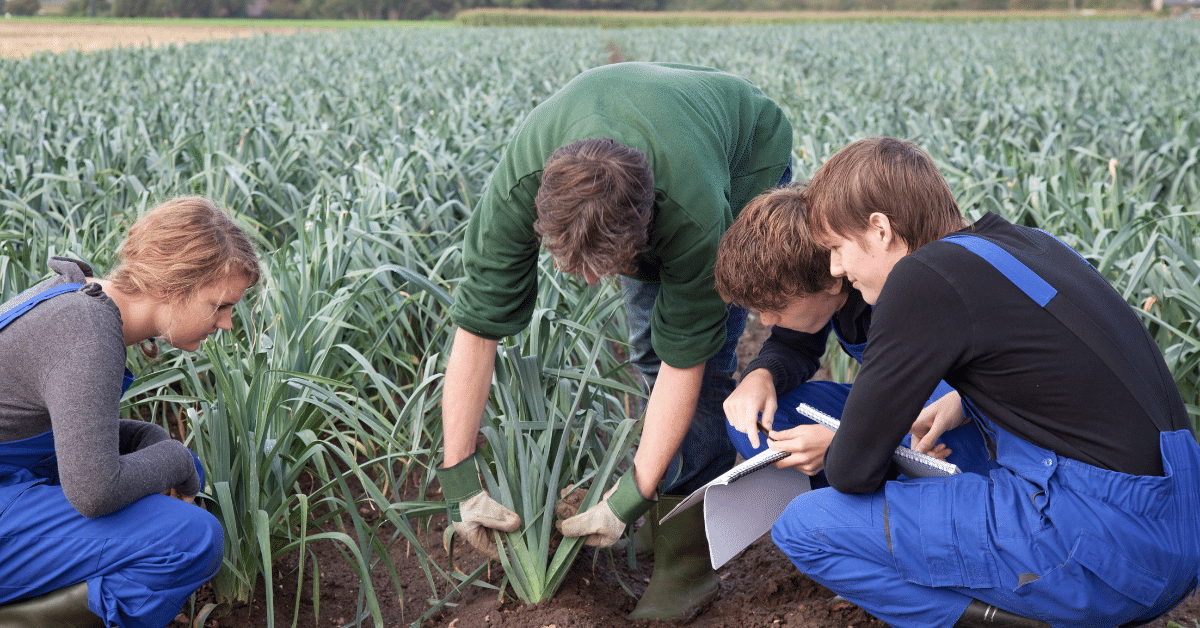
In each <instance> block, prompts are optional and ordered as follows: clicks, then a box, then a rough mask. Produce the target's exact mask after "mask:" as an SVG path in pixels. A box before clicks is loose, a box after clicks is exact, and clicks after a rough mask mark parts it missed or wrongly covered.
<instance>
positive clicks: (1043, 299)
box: [942, 234, 1174, 432]
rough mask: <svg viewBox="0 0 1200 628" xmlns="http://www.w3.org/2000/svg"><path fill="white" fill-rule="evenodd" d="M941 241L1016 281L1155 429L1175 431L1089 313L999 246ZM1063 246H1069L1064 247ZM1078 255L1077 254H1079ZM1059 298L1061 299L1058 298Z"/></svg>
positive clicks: (969, 238) (959, 237) (976, 240)
mask: <svg viewBox="0 0 1200 628" xmlns="http://www.w3.org/2000/svg"><path fill="white" fill-rule="evenodd" d="M942 240H943V241H946V242H950V243H951V244H957V245H959V246H961V247H963V248H965V249H967V250H968V251H971V252H972V253H974V254H976V255H978V256H979V257H981V258H983V260H984V261H986V262H988V263H989V264H991V265H992V266H994V267H995V268H996V270H998V271H1000V273H1001V274H1003V275H1004V276H1005V277H1007V278H1008V280H1009V281H1011V282H1013V284H1014V285H1015V286H1016V287H1017V288H1019V289H1020V290H1021V291H1022V292H1024V293H1025V294H1026V295H1028V296H1029V298H1030V299H1033V301H1034V302H1035V303H1037V304H1038V306H1040V307H1042V308H1043V309H1045V310H1046V311H1047V312H1049V313H1050V314H1052V315H1053V316H1054V317H1055V318H1057V319H1058V321H1059V322H1060V323H1062V324H1063V326H1065V327H1066V328H1067V329H1069V330H1071V333H1073V334H1075V336H1077V337H1078V338H1079V339H1080V340H1081V341H1083V343H1084V344H1086V345H1087V346H1088V347H1089V348H1090V349H1091V350H1092V351H1093V352H1095V354H1096V356H1097V357H1099V358H1100V360H1101V361H1102V362H1104V364H1105V366H1107V367H1108V368H1109V370H1110V371H1112V372H1113V374H1114V375H1116V376H1117V378H1118V379H1120V380H1121V383H1122V384H1124V385H1125V388H1127V389H1128V390H1129V394H1131V395H1133V398H1134V399H1137V401H1138V404H1140V405H1141V406H1142V410H1143V411H1144V412H1145V413H1146V416H1148V417H1149V418H1150V420H1151V421H1153V422H1154V426H1155V427H1157V428H1158V430H1159V431H1160V432H1172V431H1174V429H1173V428H1172V427H1171V426H1170V424H1169V422H1168V417H1170V416H1171V412H1170V410H1169V408H1167V407H1166V406H1162V407H1159V408H1158V411H1157V412H1156V411H1153V410H1152V409H1151V408H1150V406H1149V402H1148V401H1147V400H1146V399H1145V397H1147V395H1139V394H1137V393H1138V391H1139V390H1146V389H1147V387H1148V386H1147V384H1146V380H1145V377H1144V376H1143V375H1142V374H1141V373H1140V372H1138V371H1137V370H1136V369H1134V368H1133V363H1132V362H1131V361H1130V360H1129V358H1128V357H1127V356H1126V355H1125V353H1124V351H1123V350H1122V349H1121V346H1120V345H1119V344H1117V343H1116V341H1114V340H1113V339H1112V337H1110V336H1109V335H1108V333H1106V332H1105V331H1104V330H1103V329H1102V328H1101V327H1100V326H1099V325H1097V324H1096V322H1095V321H1093V320H1092V319H1091V317H1089V316H1088V315H1087V313H1086V312H1084V311H1083V310H1081V309H1079V308H1078V307H1076V306H1075V304H1074V303H1072V302H1071V301H1070V300H1069V299H1068V298H1067V297H1066V296H1062V295H1060V294H1059V292H1058V290H1057V289H1055V287H1054V286H1052V285H1050V283H1049V282H1047V281H1046V280H1045V279H1043V278H1042V277H1041V275H1038V274H1037V273H1036V272H1034V271H1033V270H1032V269H1030V268H1029V267H1028V266H1026V265H1025V264H1024V263H1023V262H1021V260H1018V259H1017V258H1016V257H1014V256H1013V254H1012V253H1009V252H1008V251H1006V250H1004V249H1003V248H1001V247H1000V246H999V245H997V244H996V243H994V242H991V241H990V240H985V239H983V238H981V237H979V236H973V235H965V234H956V235H951V236H946V237H945V238H942ZM1063 246H1066V245H1065V244H1064V245H1063ZM1067 248H1070V247H1067ZM1072 251H1074V249H1072ZM1076 254H1077V255H1078V253H1076ZM1085 261H1086V260H1085ZM1089 268H1090V265H1089ZM1056 296H1058V297H1059V298H1057V299H1056V298H1055V297H1056ZM1159 401H1160V403H1161V402H1163V400H1159Z"/></svg>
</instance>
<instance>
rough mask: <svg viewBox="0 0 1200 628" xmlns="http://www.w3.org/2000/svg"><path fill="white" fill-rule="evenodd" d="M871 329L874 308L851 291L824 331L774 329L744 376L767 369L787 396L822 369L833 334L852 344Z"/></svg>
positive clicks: (859, 341) (778, 387)
mask: <svg viewBox="0 0 1200 628" xmlns="http://www.w3.org/2000/svg"><path fill="white" fill-rule="evenodd" d="M870 329H871V306H870V305H868V304H867V302H866V301H863V298H862V294H861V293H860V292H859V291H858V290H855V289H851V290H850V292H849V294H848V295H847V296H846V302H845V303H843V304H842V307H840V308H838V311H837V312H835V313H834V315H833V318H832V319H831V320H830V321H829V324H828V325H826V326H825V328H824V329H822V330H821V331H819V332H817V333H815V334H810V333H806V332H802V331H796V330H794V329H788V328H786V327H780V326H778V325H776V326H774V327H772V328H771V335H770V336H768V337H767V339H766V340H765V341H764V342H763V345H762V348H761V349H760V350H759V352H758V356H757V357H755V358H754V359H753V360H751V361H750V363H749V364H747V365H746V368H745V370H744V371H743V372H744V373H749V372H750V371H753V370H754V369H760V368H761V369H767V371H768V372H769V373H771V379H772V381H774V383H775V392H777V393H779V394H783V393H785V392H787V391H789V390H792V389H793V388H795V387H797V386H799V385H800V384H803V383H804V382H807V381H808V380H809V379H810V378H812V376H813V375H814V374H816V372H817V369H819V368H820V367H821V357H822V356H824V355H825V346H826V343H827V342H828V340H829V332H830V331H833V330H836V331H837V334H838V337H840V338H841V339H842V340H843V341H845V342H847V343H849V344H852V345H854V344H861V343H864V342H866V341H867V331H868V330H870Z"/></svg>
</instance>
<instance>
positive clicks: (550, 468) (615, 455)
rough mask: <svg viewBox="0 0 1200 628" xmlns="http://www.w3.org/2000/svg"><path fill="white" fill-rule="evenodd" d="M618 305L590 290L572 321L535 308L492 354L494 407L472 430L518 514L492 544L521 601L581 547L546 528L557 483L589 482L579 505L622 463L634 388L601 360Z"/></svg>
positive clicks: (547, 585)
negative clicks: (513, 527)
mask: <svg viewBox="0 0 1200 628" xmlns="http://www.w3.org/2000/svg"><path fill="white" fill-rule="evenodd" d="M619 303H620V298H619V296H618V295H613V294H611V293H608V294H606V293H605V291H598V292H597V294H596V295H595V296H594V297H593V298H592V299H591V300H590V302H589V303H587V304H585V305H584V306H583V307H581V308H578V309H577V310H575V311H576V312H579V315H577V317H576V318H575V320H572V319H570V318H567V317H565V316H561V315H559V314H558V313H557V312H556V311H554V310H550V309H539V310H536V311H535V312H534V315H533V322H532V324H531V326H530V330H529V332H528V333H527V334H526V335H524V337H523V340H524V342H522V343H518V344H514V345H512V346H507V347H504V348H502V349H501V350H500V352H499V356H498V359H497V362H496V377H495V379H496V381H495V385H494V386H493V391H492V392H493V404H494V405H493V408H494V411H495V414H494V415H493V416H491V417H489V418H488V419H486V420H485V422H484V425H483V426H482V428H481V430H480V431H481V433H482V434H483V436H484V438H485V439H486V442H487V447H486V449H485V450H484V451H483V456H482V458H483V460H484V461H485V464H484V465H482V466H483V467H484V471H483V476H484V481H485V483H486V486H487V488H488V491H489V492H490V493H491V494H492V495H493V497H494V498H495V499H497V500H498V501H500V502H501V503H503V504H506V505H508V506H509V507H511V508H512V509H513V510H514V511H515V512H516V513H517V514H518V515H520V516H521V521H522V527H521V529H519V530H517V531H516V532H511V533H508V534H504V535H501V538H500V541H499V543H498V545H499V546H500V547H502V548H503V550H502V551H501V554H500V561H501V564H502V565H503V566H504V572H505V575H506V576H507V581H508V583H509V585H510V586H511V587H512V588H513V591H514V592H515V593H516V595H517V597H519V598H520V599H521V600H523V601H525V602H526V603H529V604H536V603H537V602H540V601H542V600H544V599H547V598H549V597H551V596H553V595H554V593H555V592H556V591H557V590H558V587H559V585H561V584H562V581H563V578H564V577H566V574H567V571H568V570H569V569H570V568H571V564H572V563H573V562H574V560H575V556H576V555H577V554H578V553H579V550H580V549H582V547H583V539H582V538H578V537H574V538H567V539H564V538H562V537H561V535H560V534H558V532H557V530H556V529H555V526H554V523H555V515H554V506H555V504H556V503H557V502H558V500H559V499H560V494H561V492H562V490H563V489H564V488H567V487H570V486H573V485H579V484H583V483H590V490H588V492H587V495H586V496H585V497H584V500H583V502H582V504H581V505H580V508H581V511H582V510H583V509H587V508H589V507H591V506H593V505H595V504H596V503H598V502H599V501H600V497H601V495H602V494H603V492H604V491H605V490H606V489H607V488H608V486H609V484H610V483H611V481H612V480H613V476H614V474H615V473H616V472H617V471H618V467H621V468H624V467H625V465H627V464H632V446H633V444H634V441H635V439H636V437H637V435H638V433H639V431H640V425H641V423H640V421H638V420H637V419H636V418H634V417H629V416H627V414H626V408H627V407H628V405H629V404H627V403H626V396H627V395H632V396H638V395H641V392H640V391H639V390H638V389H637V388H635V387H633V386H630V385H629V383H628V381H627V378H625V379H626V381H622V373H621V371H622V369H623V367H624V364H622V363H618V362H616V361H614V360H613V359H612V358H611V353H610V352H611V349H610V347H609V345H610V343H612V342H613V341H612V340H611V339H610V338H609V337H608V336H607V334H606V333H605V332H606V331H607V329H608V327H609V325H607V324H603V323H604V320H605V319H606V318H611V317H613V316H615V315H617V314H619V313H620V312H621V310H620V308H619V307H617V305H619ZM597 323H600V324H597Z"/></svg>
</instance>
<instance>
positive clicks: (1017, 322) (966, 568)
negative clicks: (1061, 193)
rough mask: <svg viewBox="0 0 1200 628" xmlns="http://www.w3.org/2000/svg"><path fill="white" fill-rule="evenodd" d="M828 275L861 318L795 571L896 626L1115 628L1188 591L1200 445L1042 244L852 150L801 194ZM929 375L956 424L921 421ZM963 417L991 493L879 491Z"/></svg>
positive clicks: (1100, 283)
mask: <svg viewBox="0 0 1200 628" xmlns="http://www.w3.org/2000/svg"><path fill="white" fill-rule="evenodd" d="M809 192H810V206H809V212H808V214H807V223H808V227H809V229H810V230H811V231H812V233H813V235H814V237H815V238H816V239H817V241H818V242H820V243H821V244H823V245H824V246H826V247H827V248H828V249H829V250H830V255H831V258H830V266H831V270H832V274H833V275H834V276H838V277H845V278H846V279H847V280H849V281H851V282H852V283H853V285H854V287H855V288H857V289H858V290H859V291H860V292H861V293H862V295H863V299H864V300H865V301H866V302H867V303H869V304H871V305H873V306H874V310H873V313H872V321H871V330H870V339H869V342H868V346H867V350H866V352H865V354H864V355H863V363H862V369H861V371H860V372H859V374H858V377H857V378H856V380H855V383H854V386H853V388H852V389H851V390H850V392H849V394H848V396H847V399H846V404H845V409H844V411H843V413H842V423H841V427H840V429H839V430H838V432H837V434H836V435H834V436H833V438H832V440H831V441H830V443H829V446H828V449H827V451H826V454H825V459H824V470H825V474H826V478H827V480H828V482H829V484H830V485H831V486H832V488H829V489H822V490H816V491H811V492H808V493H805V494H803V495H801V496H799V497H797V498H796V499H795V500H794V501H793V502H792V503H791V504H790V505H789V507H788V508H787V510H785V512H784V513H783V515H782V516H781V517H780V518H779V520H778V521H777V522H776V524H775V526H774V529H773V530H772V537H773V539H774V541H775V543H776V544H777V545H778V546H779V547H780V548H781V549H782V550H783V551H784V552H785V553H786V554H787V555H788V556H789V557H790V558H791V560H792V562H793V563H794V564H796V566H797V567H799V568H800V570H801V571H803V572H804V573H805V574H807V575H808V576H809V577H811V578H813V579H814V580H816V581H818V582H820V583H821V584H823V585H825V586H827V587H829V588H830V589H831V590H833V591H835V592H837V593H838V594H840V595H842V596H843V597H845V598H846V599H848V600H850V601H852V602H854V603H856V604H858V605H859V606H861V607H862V608H863V609H865V610H867V611H868V612H870V613H871V614H872V615H874V616H876V617H878V618H880V619H882V620H883V621H885V622H887V623H888V624H889V625H892V626H897V627H907V626H911V627H921V628H926V627H930V626H944V627H950V626H960V627H966V626H1030V627H1032V626H1047V625H1049V626H1054V627H1055V628H1058V627H1066V626H1105V627H1111V626H1118V625H1122V626H1123V625H1137V624H1141V623H1145V622H1148V621H1150V620H1152V619H1154V618H1155V617H1158V616H1159V615H1161V614H1163V613H1165V612H1166V611H1168V610H1170V609H1171V608H1172V607H1174V606H1175V605H1176V604H1178V603H1179V602H1180V601H1181V600H1182V599H1184V598H1185V597H1186V596H1187V595H1189V594H1190V593H1191V592H1192V591H1193V590H1194V588H1195V585H1196V581H1197V576H1198V570H1200V526H1197V525H1196V521H1197V520H1198V519H1200V447H1198V446H1197V443H1196V440H1195V437H1194V436H1193V434H1192V433H1191V430H1190V428H1189V420H1188V416H1187V412H1186V410H1185V407H1184V404H1183V401H1182V399H1181V397H1180V394H1179V391H1178V390H1177V388H1176V387H1175V383H1174V381H1173V379H1172V377H1171V374H1170V372H1169V371H1168V369H1167V366H1166V364H1165V362H1164V360H1163V357H1162V354H1161V352H1160V350H1159V348H1158V346H1157V345H1156V344H1155V343H1154V341H1153V339H1152V338H1151V337H1150V335H1149V333H1147V331H1146V329H1145V328H1144V327H1143V325H1142V324H1141V322H1140V321H1139V319H1138V317H1137V316H1136V315H1135V314H1134V312H1133V311H1132V309H1131V308H1130V307H1129V306H1128V305H1127V304H1126V303H1125V301H1124V300H1123V299H1122V298H1121V296H1120V295H1119V294H1118V293H1117V292H1116V291H1114V290H1113V289H1112V288H1111V287H1110V286H1109V284H1108V283H1107V282H1106V281H1105V279H1104V278H1103V277H1102V276H1101V275H1099V274H1098V273H1097V272H1096V271H1095V270H1094V269H1093V268H1092V267H1091V266H1090V265H1088V263H1087V262H1086V261H1085V260H1083V259H1082V258H1081V257H1080V256H1078V255H1077V254H1076V253H1075V252H1074V251H1072V250H1071V249H1070V248H1068V247H1067V246H1065V245H1064V244H1062V243H1061V242H1059V241H1058V240H1056V239H1055V238H1054V237H1052V236H1050V235H1048V234H1046V233H1044V232H1041V231H1038V230H1035V229H1029V228H1025V227H1021V226H1017V225H1013V224H1011V223H1009V222H1007V221H1006V220H1004V219H1003V218H1002V217H1000V216H998V215H996V214H990V213H989V214H987V215H985V216H984V217H983V218H981V219H980V220H979V221H977V222H975V223H974V224H971V223H968V222H967V221H966V220H964V218H963V216H962V214H961V212H960V210H959V208H958V205H957V204H956V202H955V200H954V198H953V196H952V195H951V193H950V189H949V187H948V186H947V185H946V183H945V181H944V179H943V178H942V177H941V175H940V174H939V173H938V171H937V169H936V167H935V166H934V164H933V163H932V160H930V158H929V157H928V155H926V154H925V153H924V151H922V150H921V149H919V148H918V147H916V146H915V145H913V144H911V143H908V142H902V141H899V140H895V139H891V138H871V139H866V140H862V141H859V142H856V143H854V144H852V145H850V146H848V147H846V148H845V149H843V150H842V151H841V152H839V153H838V154H837V155H835V156H834V157H833V158H832V159H830V160H829V161H828V162H827V163H826V164H825V165H823V166H822V167H821V168H820V169H819V170H818V171H817V173H816V175H815V176H814V177H813V179H812V181H811V183H810V186H809ZM942 380H944V381H945V382H947V383H948V384H950V385H951V386H953V387H954V388H955V389H956V390H957V391H958V392H959V394H960V395H961V396H962V399H963V406H962V407H963V408H965V411H964V412H963V413H952V412H950V413H943V414H940V415H938V417H937V418H936V419H930V420H926V421H919V422H918V423H917V424H915V425H914V417H917V416H918V415H920V412H921V408H922V405H923V404H924V403H925V400H926V399H927V398H928V397H929V395H930V393H931V392H932V391H933V390H934V388H935V387H936V386H937V385H938V382H939V381H942ZM967 421H972V422H973V423H974V424H975V425H976V426H977V427H978V428H979V429H980V430H981V431H982V433H983V434H984V435H985V436H986V438H987V439H988V440H989V441H990V445H991V447H990V450H991V451H992V452H994V459H993V460H990V461H989V465H990V466H991V467H993V468H992V470H991V471H990V473H989V474H988V475H986V476H984V475H979V474H975V473H963V474H959V475H956V476H952V477H949V478H924V479H918V480H904V481H895V480H894V479H893V478H894V477H895V471H894V469H893V465H892V464H891V462H890V461H891V452H892V450H893V448H895V447H896V445H898V444H899V443H900V442H901V440H902V439H903V438H904V437H905V435H906V434H908V433H909V432H910V431H912V432H913V433H914V434H916V436H914V439H913V440H914V445H915V446H916V448H917V449H918V450H924V449H927V448H928V447H929V446H930V444H931V443H933V442H934V441H935V440H936V438H937V437H938V436H939V435H941V434H942V433H944V432H945V431H946V430H948V429H951V428H955V427H958V426H959V425H962V424H965V423H966V422H967Z"/></svg>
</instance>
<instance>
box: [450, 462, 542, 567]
mask: <svg viewBox="0 0 1200 628" xmlns="http://www.w3.org/2000/svg"><path fill="white" fill-rule="evenodd" d="M434 472H435V473H437V476H438V482H440V483H441V485H442V495H443V496H444V497H445V498H446V513H447V514H448V515H449V516H450V521H451V523H452V524H453V525H454V532H455V533H456V534H461V535H462V536H463V537H465V538H466V539H467V543H470V544H471V547H474V548H475V549H477V550H479V551H480V552H482V553H484V554H486V555H487V556H489V557H491V558H500V551H499V550H498V549H497V548H496V541H495V539H494V538H493V537H492V531H493V530H499V531H500V532H514V531H516V530H517V529H518V528H520V527H521V517H519V516H518V515H517V513H515V512H513V511H512V510H509V509H508V508H506V507H505V506H504V505H503V504H501V503H500V502H498V501H496V500H494V499H492V496H491V495H488V493H487V491H485V490H483V485H482V484H480V482H479V471H478V469H477V468H476V466H475V454H471V456H470V457H468V458H467V459H466V460H463V461H462V462H460V463H458V464H456V465H454V466H453V467H449V468H442V467H438V468H436V469H434Z"/></svg>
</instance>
